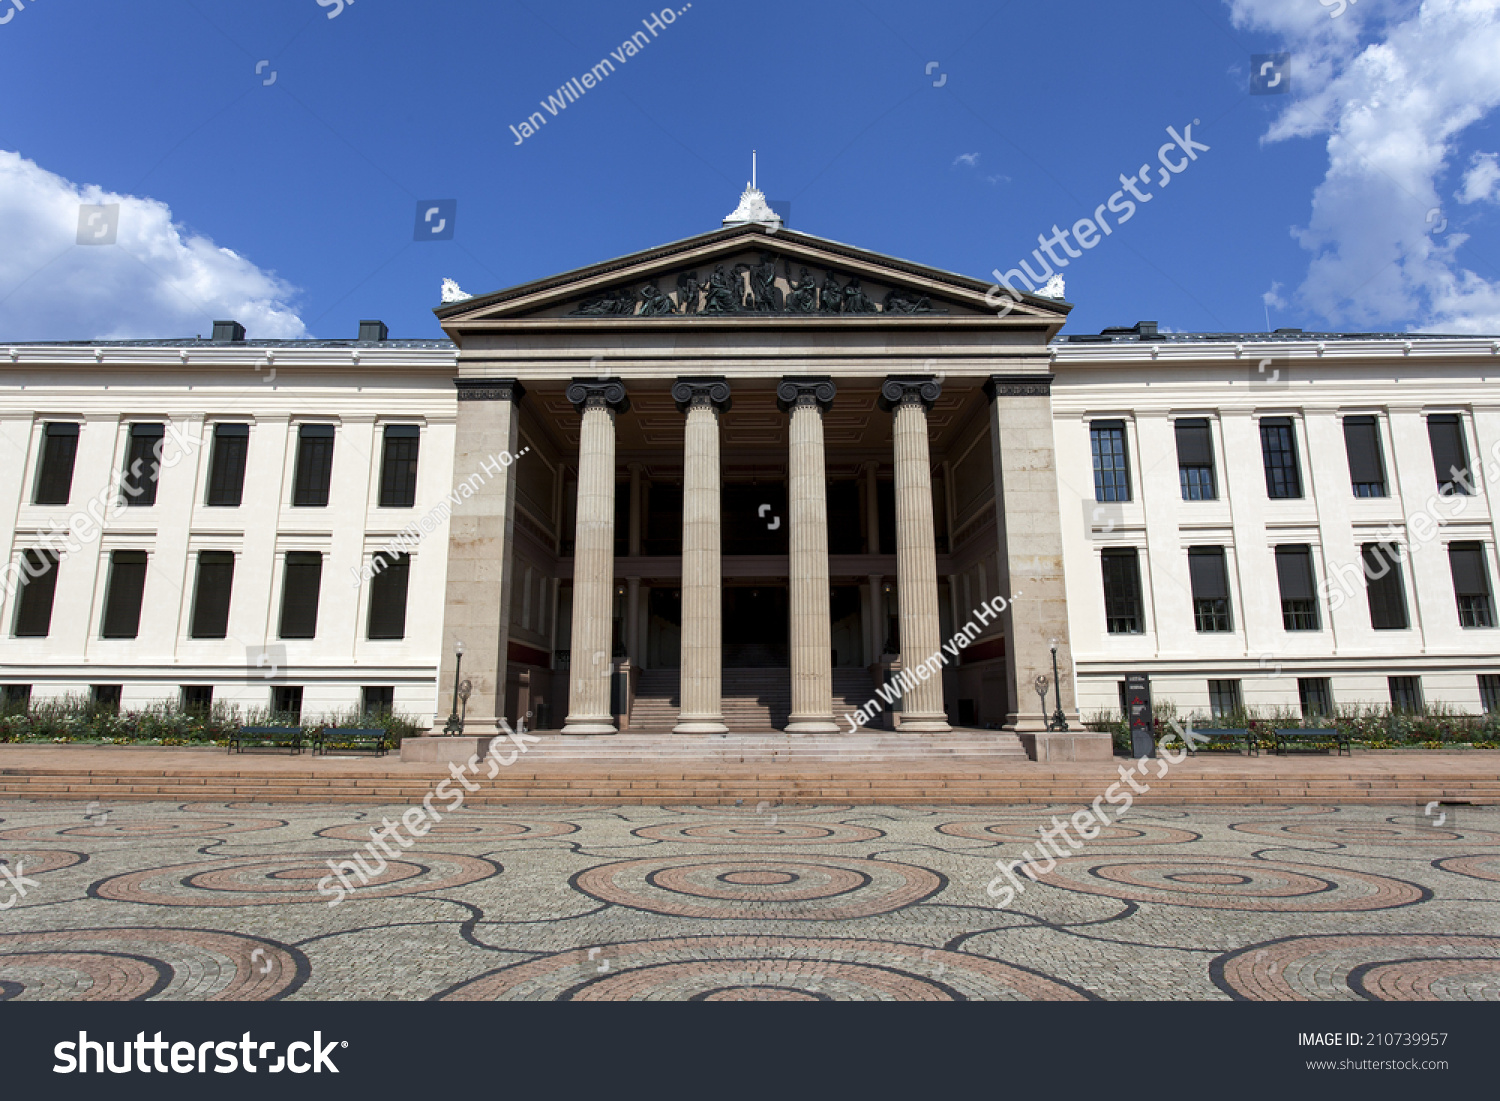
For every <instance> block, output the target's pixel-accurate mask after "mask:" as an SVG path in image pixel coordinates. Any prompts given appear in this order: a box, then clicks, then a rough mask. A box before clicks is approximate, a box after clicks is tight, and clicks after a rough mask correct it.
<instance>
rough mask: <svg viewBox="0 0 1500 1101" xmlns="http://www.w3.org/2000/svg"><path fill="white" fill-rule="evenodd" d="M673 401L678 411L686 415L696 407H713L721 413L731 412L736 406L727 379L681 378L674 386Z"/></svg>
mask: <svg viewBox="0 0 1500 1101" xmlns="http://www.w3.org/2000/svg"><path fill="white" fill-rule="evenodd" d="M672 400H673V401H675V402H676V403H677V411H678V412H679V413H686V412H687V411H688V410H689V409H691V408H692V407H693V406H695V405H712V406H713V407H714V408H715V409H717V410H718V411H719V412H720V413H727V412H729V407H730V406H731V405H733V404H734V399H733V398H732V397H730V393H729V380H728V379H726V378H717V377H714V378H680V379H678V380H677V381H676V382H674V383H673V384H672Z"/></svg>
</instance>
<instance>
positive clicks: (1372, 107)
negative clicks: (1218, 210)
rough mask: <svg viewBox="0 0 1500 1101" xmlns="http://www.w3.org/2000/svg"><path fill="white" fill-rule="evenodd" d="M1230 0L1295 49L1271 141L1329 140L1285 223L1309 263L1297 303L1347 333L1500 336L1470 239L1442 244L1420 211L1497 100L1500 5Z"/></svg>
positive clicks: (1435, 200)
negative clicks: (1301, 214)
mask: <svg viewBox="0 0 1500 1101" xmlns="http://www.w3.org/2000/svg"><path fill="white" fill-rule="evenodd" d="M1229 4H1230V8H1231V12H1232V16H1233V20H1234V22H1235V24H1236V25H1237V26H1245V27H1254V28H1256V29H1261V30H1267V31H1271V32H1273V33H1277V34H1279V35H1281V36H1282V37H1283V38H1284V39H1285V40H1286V45H1287V46H1288V47H1289V48H1290V49H1291V51H1292V52H1293V55H1294V57H1293V64H1294V74H1295V76H1294V80H1295V81H1296V82H1297V83H1295V84H1294V85H1293V90H1294V92H1296V93H1299V95H1298V98H1297V99H1296V100H1295V101H1294V102H1292V103H1290V104H1289V105H1288V106H1287V107H1286V109H1285V111H1284V112H1283V113H1282V115H1281V116H1280V117H1279V118H1278V119H1277V120H1276V121H1275V122H1274V123H1273V124H1272V125H1271V128H1270V130H1269V132H1268V133H1267V135H1266V140H1268V141H1281V140H1286V139H1290V138H1296V137H1313V136H1317V135H1323V134H1326V135H1327V136H1328V137H1327V149H1328V159H1329V164H1328V171H1327V174H1326V176H1325V177H1324V179H1323V181H1322V183H1321V184H1319V185H1318V187H1317V189H1316V190H1315V191H1314V193H1313V198H1312V213H1311V217H1310V219H1309V222H1308V225H1307V226H1305V227H1302V228H1298V229H1295V230H1293V237H1294V238H1295V239H1296V240H1297V241H1298V242H1299V243H1300V244H1301V245H1302V246H1303V248H1305V249H1307V250H1308V251H1309V252H1310V253H1312V257H1313V258H1312V261H1311V263H1310V265H1309V268H1308V274H1307V278H1306V280H1305V281H1304V282H1303V284H1302V286H1301V287H1300V288H1298V292H1297V294H1298V298H1299V299H1300V303H1301V304H1302V305H1303V306H1305V307H1306V308H1308V309H1310V310H1312V311H1314V312H1316V313H1318V314H1321V315H1322V316H1323V317H1325V318H1327V319H1328V320H1329V321H1330V322H1331V323H1333V324H1335V325H1340V326H1345V327H1356V328H1385V327H1400V328H1408V327H1409V328H1412V329H1424V330H1428V331H1439V330H1446V331H1451V332H1500V284H1497V283H1491V282H1488V281H1487V280H1485V279H1484V278H1482V277H1481V276H1479V275H1477V274H1475V273H1474V272H1473V271H1470V270H1468V269H1466V268H1464V267H1463V266H1462V260H1461V259H1460V256H1459V249H1460V247H1461V245H1462V244H1463V242H1464V241H1465V240H1467V238H1466V237H1465V236H1464V235H1462V234H1457V233H1455V234H1452V235H1450V236H1448V237H1446V238H1444V239H1442V240H1439V239H1437V238H1436V237H1435V236H1434V235H1433V234H1432V233H1429V230H1430V229H1432V227H1433V226H1434V224H1435V222H1436V220H1435V219H1434V220H1429V218H1428V215H1429V213H1430V212H1431V211H1433V210H1440V208H1441V207H1442V202H1441V199H1440V198H1439V195H1438V181H1439V180H1440V179H1441V178H1442V177H1443V176H1444V174H1445V172H1446V171H1447V169H1448V162H1449V160H1450V158H1451V157H1453V156H1454V155H1455V152H1456V151H1455V149H1454V148H1453V146H1454V143H1455V141H1456V139H1457V137H1458V136H1459V135H1460V134H1461V133H1462V132H1463V131H1464V130H1466V129H1467V128H1468V127H1470V126H1472V125H1473V124H1474V123H1475V122H1477V121H1479V120H1480V119H1482V118H1484V117H1485V116H1486V115H1487V114H1488V113H1489V112H1490V111H1492V110H1494V108H1495V107H1496V106H1497V105H1500V65H1497V64H1496V62H1495V59H1496V58H1497V57H1500V0H1422V2H1420V3H1418V2H1416V0H1386V2H1384V3H1380V2H1378V0H1367V2H1366V3H1363V4H1360V5H1358V6H1357V7H1356V6H1351V7H1349V8H1348V9H1347V10H1346V12H1345V13H1344V15H1343V16H1342V17H1341V18H1338V19H1332V18H1329V15H1330V11H1329V8H1327V7H1324V6H1321V5H1314V4H1310V3H1307V2H1306V0H1229ZM1382 17H1383V18H1382ZM1476 186H1478V185H1477V184H1476ZM1466 187H1467V181H1466Z"/></svg>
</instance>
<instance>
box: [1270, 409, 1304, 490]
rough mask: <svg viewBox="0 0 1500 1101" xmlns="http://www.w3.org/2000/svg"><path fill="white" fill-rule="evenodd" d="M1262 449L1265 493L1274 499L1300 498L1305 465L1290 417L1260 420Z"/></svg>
mask: <svg viewBox="0 0 1500 1101" xmlns="http://www.w3.org/2000/svg"><path fill="white" fill-rule="evenodd" d="M1260 452H1261V457H1262V458H1263V459H1264V460H1265V464H1266V495H1267V496H1268V497H1271V498H1273V499H1275V500H1286V499H1288V498H1295V497H1301V496H1302V468H1301V466H1300V465H1299V464H1298V462H1297V432H1296V430H1295V429H1294V428H1293V427H1292V421H1291V418H1290V417H1266V418H1264V419H1263V420H1262V421H1261V422H1260Z"/></svg>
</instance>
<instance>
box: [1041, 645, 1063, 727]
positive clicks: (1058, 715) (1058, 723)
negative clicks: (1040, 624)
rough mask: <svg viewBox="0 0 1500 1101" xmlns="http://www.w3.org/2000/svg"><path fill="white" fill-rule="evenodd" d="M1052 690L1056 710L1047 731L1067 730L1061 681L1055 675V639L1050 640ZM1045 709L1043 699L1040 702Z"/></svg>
mask: <svg viewBox="0 0 1500 1101" xmlns="http://www.w3.org/2000/svg"><path fill="white" fill-rule="evenodd" d="M1052 689H1053V691H1054V692H1055V693H1056V699H1057V710H1056V711H1054V712H1052V718H1051V719H1049V720H1048V722H1047V729H1048V730H1067V729H1068V717H1067V716H1066V715H1064V714H1063V709H1062V680H1061V678H1059V677H1058V675H1057V639H1055V638H1054V639H1053V640H1052ZM1042 706H1043V708H1045V707H1046V701H1045V699H1044V700H1043V702H1042Z"/></svg>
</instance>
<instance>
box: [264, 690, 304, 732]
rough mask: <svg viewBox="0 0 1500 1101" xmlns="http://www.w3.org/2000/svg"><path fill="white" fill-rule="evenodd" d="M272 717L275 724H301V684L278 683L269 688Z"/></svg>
mask: <svg viewBox="0 0 1500 1101" xmlns="http://www.w3.org/2000/svg"><path fill="white" fill-rule="evenodd" d="M271 710H272V711H273V712H274V715H273V716H272V719H273V720H274V721H275V722H276V723H277V724H288V725H291V726H300V725H301V724H302V686H301V685H300V684H298V685H291V684H278V685H276V686H275V687H274V688H272V689H271Z"/></svg>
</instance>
